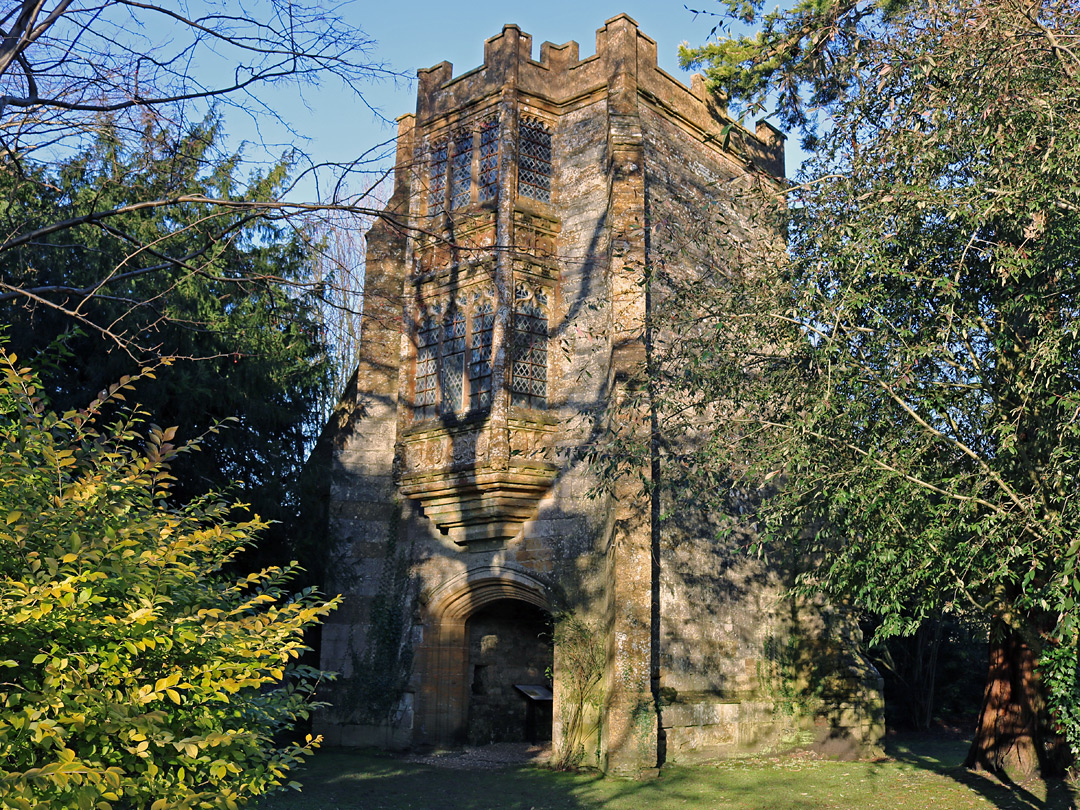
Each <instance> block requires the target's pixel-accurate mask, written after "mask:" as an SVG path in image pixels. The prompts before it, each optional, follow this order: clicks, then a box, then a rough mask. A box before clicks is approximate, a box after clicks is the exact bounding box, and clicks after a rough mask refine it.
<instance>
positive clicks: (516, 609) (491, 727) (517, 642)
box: [465, 599, 553, 745]
mask: <svg viewBox="0 0 1080 810" xmlns="http://www.w3.org/2000/svg"><path fill="white" fill-rule="evenodd" d="M465 638H466V640H467V643H468V650H469V654H468V667H469V669H468V684H469V697H468V713H467V718H468V719H467V725H466V739H467V740H468V742H469V743H470V744H471V745H484V744H487V743H493V742H541V741H548V740H550V739H551V700H550V695H551V681H550V673H551V669H552V662H553V653H552V637H551V617H550V616H549V615H548V613H547V612H546V611H544V610H541V609H540V608H538V607H536V606H534V605H530V604H529V603H527V602H522V601H519V600H517V599H500V600H498V601H497V602H492V603H491V604H489V605H485V606H484V607H483V608H481V609H480V610H478V611H476V612H475V613H473V614H472V615H471V616H470V617H469V618H468V620H467V621H466V623H465Z"/></svg>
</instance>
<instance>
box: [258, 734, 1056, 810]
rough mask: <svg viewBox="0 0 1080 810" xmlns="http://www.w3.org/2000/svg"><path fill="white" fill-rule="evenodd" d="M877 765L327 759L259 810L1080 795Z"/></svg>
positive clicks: (787, 803) (946, 745)
mask: <svg viewBox="0 0 1080 810" xmlns="http://www.w3.org/2000/svg"><path fill="white" fill-rule="evenodd" d="M886 751H887V753H888V755H889V756H888V757H887V758H886V759H884V760H881V761H877V762H836V761H831V760H823V759H817V758H814V757H812V756H809V755H807V754H792V755H785V756H777V757H756V758H753V759H747V760H740V761H737V762H724V763H718V764H714V765H703V766H698V767H693V768H684V767H665V768H664V769H663V771H662V773H661V775H660V778H659V779H653V780H650V781H645V782H632V781H626V780H620V779H605V778H602V777H600V776H598V775H597V774H592V773H583V774H567V773H553V772H551V771H546V770H542V769H537V768H529V767H514V768H507V769H504V770H494V771H462V770H450V769H446V768H441V767H434V766H430V765H420V764H413V763H408V762H402V761H400V760H395V759H392V758H389V757H381V756H373V755H371V754H361V753H353V752H349V751H343V750H337V751H324V752H321V753H319V754H317V755H316V756H315V757H313V758H312V760H311V761H310V764H309V765H308V767H307V768H305V769H304V770H303V771H301V772H300V773H299V774H298V776H297V778H298V779H299V780H300V781H301V782H303V784H304V789H303V791H302V792H300V793H297V792H295V791H288V792H287V793H282V794H278V795H276V796H273V797H271V798H269V799H267V800H265V801H263V802H262V803H261V804H259V805H258V808H259V810H361V808H362V810H405V808H411V810H496V809H497V810H586V809H587V808H588V809H591V808H604V810H675V809H676V808H679V809H680V810H685V808H713V807H716V808H730V810H787V809H788V808H792V809H793V808H799V810H825V809H826V808H829V810H843V809H844V808H852V809H854V808H859V810H962V809H963V808H980V810H989V808H1001V810H1014V809H1015V810H1034V808H1039V809H1040V810H1068V809H1069V808H1076V807H1077V805H1076V803H1075V797H1076V794H1075V792H1074V790H1073V789H1072V788H1070V787H1069V786H1068V785H1066V784H1065V783H1063V782H1057V781H1052V782H1049V783H1046V782H1043V781H1041V780H1033V781H1031V782H1029V783H1026V784H1024V785H1020V786H1016V787H1013V788H1008V787H1005V786H1003V785H1001V784H1000V783H999V782H997V781H996V780H993V779H991V778H989V777H984V776H981V775H978V774H972V773H969V772H967V771H965V770H963V769H961V768H959V767H956V763H958V762H960V761H961V760H962V759H963V756H964V752H965V751H966V745H965V744H964V743H963V742H959V741H955V740H940V739H931V738H922V737H897V738H893V739H892V740H891V741H890V743H889V744H888V745H887V746H886Z"/></svg>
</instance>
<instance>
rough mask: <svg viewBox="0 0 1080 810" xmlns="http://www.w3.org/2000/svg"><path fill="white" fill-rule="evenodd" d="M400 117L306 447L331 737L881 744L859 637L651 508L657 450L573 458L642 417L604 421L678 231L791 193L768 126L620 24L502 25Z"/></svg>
mask: <svg viewBox="0 0 1080 810" xmlns="http://www.w3.org/2000/svg"><path fill="white" fill-rule="evenodd" d="M399 125H400V130H399V139H398V153H397V164H396V168H395V179H394V191H393V195H392V197H391V199H390V201H389V204H388V206H387V209H386V215H385V217H384V218H383V219H382V220H381V221H380V222H379V223H378V224H376V225H375V226H374V227H373V228H372V229H371V231H370V233H369V234H368V248H367V265H366V280H365V291H364V320H363V324H362V332H361V338H360V363H359V368H358V370H357V374H356V377H355V378H354V382H353V383H352V384H350V388H349V390H348V391H347V392H346V393H345V396H344V398H343V400H342V402H341V405H340V406H339V408H338V411H337V413H336V414H335V419H334V422H333V424H332V425H331V426H330V427H328V429H327V432H326V434H325V435H324V439H323V446H322V449H323V452H324V454H325V458H327V459H328V462H327V463H328V464H329V465H330V467H331V475H330V485H329V490H328V492H327V493H326V498H327V502H328V505H329V514H330V518H329V521H330V522H329V526H328V529H327V536H328V546H327V554H328V556H329V557H331V558H332V559H333V568H334V570H335V572H336V581H335V582H333V583H332V584H331V589H332V590H334V591H338V590H340V591H341V592H343V593H344V594H345V596H346V603H345V606H344V608H343V609H342V610H341V611H339V612H338V614H336V615H335V617H334V618H333V619H332V621H331V623H329V624H328V625H327V626H326V627H325V628H324V632H323V639H322V663H323V666H324V667H325V668H328V669H334V670H340V671H341V672H342V678H341V680H340V682H339V685H338V686H337V687H336V691H335V693H334V695H333V696H332V699H333V700H334V704H335V705H334V708H333V710H331V711H328V712H326V713H324V714H323V716H322V717H321V718H320V719H319V721H318V728H319V730H320V731H321V732H322V733H323V734H324V735H325V736H326V738H327V741H328V742H329V743H330V744H342V745H371V744H376V745H384V746H388V747H393V748H404V747H410V746H418V745H446V744H452V743H456V742H465V741H468V742H471V743H482V742H490V741H505V740H522V739H526V738H530V737H533V738H538V739H542V738H544V737H549V738H551V739H553V744H554V748H555V750H556V751H568V750H569V748H572V749H573V750H572V751H570V753H572V754H574V755H575V756H576V757H578V758H579V759H580V761H582V762H584V763H586V764H592V765H596V766H599V767H601V768H604V769H606V770H609V771H614V772H620V773H641V772H643V771H648V770H649V769H652V768H655V767H657V766H658V765H659V764H661V763H662V762H664V761H669V762H685V761H693V760H695V759H702V758H708V757H717V756H730V755H737V754H739V753H745V752H750V751H755V750H763V749H776V748H778V747H782V746H784V745H792V744H799V743H806V742H815V741H816V742H818V743H824V742H826V741H828V742H829V744H831V745H834V746H837V745H839V746H840V747H844V746H847V748H848V749H849V750H851V751H857V750H860V749H861V748H862V747H865V746H873V745H874V744H875V743H876V741H877V739H878V737H879V736H880V734H881V731H882V728H881V725H880V723H881V719H880V717H881V715H880V709H881V694H880V682H879V679H878V678H877V674H876V673H875V672H874V671H873V668H872V667H870V666H869V664H867V663H865V661H864V659H863V658H862V657H861V656H860V655H859V653H858V652H857V649H856V647H857V644H856V643H855V636H854V635H851V631H852V628H851V625H850V623H849V622H846V620H845V619H843V618H842V617H841V615H840V614H834V613H832V612H830V611H829V610H827V609H825V608H824V607H819V608H814V609H811V608H808V607H806V606H803V607H801V608H796V607H794V606H792V605H791V604H790V603H789V602H786V601H785V600H783V599H782V598H781V594H782V591H783V588H782V585H781V581H780V573H779V572H777V571H774V570H771V569H768V568H767V567H765V566H764V565H762V564H760V563H759V562H757V561H751V560H747V559H745V558H743V557H740V556H739V555H737V554H735V553H734V552H732V551H731V550H728V549H725V548H722V547H719V546H718V544H717V543H716V541H715V539H714V537H713V534H712V531H711V530H710V529H709V528H708V515H704V516H703V517H702V521H701V522H699V523H695V520H687V521H682V522H679V521H674V522H673V521H664V520H661V519H660V515H659V512H658V510H659V500H658V497H659V496H656V495H655V494H654V493H657V492H661V491H662V488H663V480H662V478H663V472H664V470H663V466H662V464H660V463H657V464H655V465H648V466H647V468H646V469H641V470H639V471H638V474H636V475H633V476H628V477H625V478H622V479H619V480H618V481H616V482H615V483H614V485H613V486H605V483H609V482H605V481H603V480H601V478H600V477H599V473H598V472H597V469H596V466H595V465H594V464H591V463H590V462H589V458H588V455H589V454H588V452H587V450H588V448H590V447H592V446H594V445H595V443H596V440H597V435H598V433H599V432H601V431H602V430H603V426H604V425H605V424H609V423H610V421H611V420H613V419H618V420H626V422H627V425H629V428H628V429H630V430H633V429H634V428H633V425H634V424H636V422H637V421H638V420H635V419H634V418H628V417H627V415H626V412H625V410H620V408H621V407H622V405H623V404H624V403H626V402H630V401H632V400H631V399H630V398H629V397H628V394H629V392H630V390H631V388H632V385H633V380H634V379H635V375H639V374H640V372H641V369H642V365H643V361H644V360H645V358H646V356H647V353H648V351H649V348H648V345H647V334H648V330H649V329H650V328H651V325H653V324H654V321H655V316H656V312H655V307H656V304H655V303H654V302H651V301H650V299H649V297H648V295H647V294H646V286H647V285H646V284H645V283H644V280H645V278H646V274H647V273H648V272H649V268H650V267H651V266H652V265H654V264H655V263H656V262H658V261H660V260H661V258H662V260H663V261H664V262H665V263H666V266H667V267H668V269H669V270H672V269H674V270H676V271H678V272H685V273H687V274H693V273H699V272H701V266H700V259H694V258H690V257H692V256H693V255H694V253H693V251H689V252H680V251H675V250H672V249H671V248H672V246H671V244H670V242H671V239H672V236H671V235H672V234H680V233H681V234H686V233H692V232H694V230H695V228H696V227H697V226H698V225H699V222H700V219H701V217H702V212H703V211H706V210H708V208H709V205H710V202H711V201H712V200H713V197H714V196H715V193H716V189H717V188H718V187H720V186H721V185H723V184H725V183H730V182H732V181H733V180H738V179H740V178H756V179H757V180H761V181H763V182H765V183H772V184H774V185H776V186H778V185H779V184H781V183H782V182H783V181H782V175H783V166H784V145H783V140H784V139H783V136H782V135H781V134H780V133H779V132H777V131H776V130H775V129H773V128H772V127H771V126H770V125H768V124H766V123H761V124H759V125H758V126H757V128H756V130H755V131H754V132H750V131H748V130H746V129H745V128H743V127H742V126H740V125H739V124H738V123H737V122H735V121H733V120H732V119H731V118H729V117H728V115H727V113H726V110H725V108H724V105H723V103H722V101H721V100H719V99H718V98H717V97H715V96H713V95H711V94H710V93H709V92H708V91H707V89H706V87H705V84H704V82H703V80H702V79H701V78H700V77H697V76H695V77H694V78H693V80H692V81H691V85H690V87H689V88H687V87H686V86H684V85H683V84H681V83H680V82H678V81H677V80H675V79H674V78H672V77H671V76H669V75H668V74H666V73H665V72H664V71H662V70H660V69H659V68H658V67H657V62H656V43H655V42H654V41H653V40H652V39H650V38H649V37H647V36H646V35H645V34H643V33H642V32H641V31H639V30H638V27H637V24H636V23H635V22H634V21H633V20H632V19H630V18H629V17H627V16H626V15H620V16H618V17H614V18H612V19H611V20H608V21H607V23H606V24H605V25H604V27H603V28H601V29H600V30H599V31H598V32H597V36H596V54H595V55H594V56H589V57H586V58H585V59H581V58H580V57H579V53H578V45H577V43H574V42H569V43H567V44H565V45H553V44H551V43H544V44H543V45H541V46H540V58H539V60H538V61H537V60H534V59H533V58H532V43H531V37H529V35H528V34H525V33H523V32H521V31H520V29H518V27H517V26H514V25H507V26H506V27H504V28H503V31H502V33H500V34H499V35H498V36H495V37H492V38H491V39H489V40H487V42H486V44H485V52H484V64H483V65H482V66H480V67H479V68H477V69H475V70H472V71H469V72H467V73H464V74H462V75H460V76H457V77H455V76H453V71H452V67H451V65H450V64H449V63H447V62H443V63H440V64H438V65H436V66H434V67H432V68H430V69H428V70H422V71H420V73H419V90H418V94H417V105H416V113H415V115H408V116H404V117H403V118H402V119H400V122H399ZM749 214H750V212H739V211H735V212H734V213H733V214H732V217H733V221H732V223H731V224H732V226H733V227H737V228H750V227H752V226H751V225H749V224H748V220H749ZM680 257H681V258H680ZM680 262H681V263H683V264H685V267H683V264H680ZM695 262H698V264H695ZM644 416H645V417H647V414H645V415H644ZM631 417H633V414H631ZM640 421H641V422H642V424H647V423H648V419H647V418H644V419H642V420H640ZM646 484H651V485H654V486H646ZM695 525H701V526H704V527H705V528H702V529H695V528H694V526H695ZM567 615H571V616H573V617H574V620H575V621H577V622H581V623H582V625H583V626H585V627H587V628H589V629H590V632H589V633H588V634H586V635H587V637H588V638H591V639H592V640H593V642H594V643H595V644H598V645H599V650H600V652H601V657H600V660H601V661H602V664H601V671H600V672H599V673H598V675H599V681H598V683H596V684H595V685H594V686H592V687H591V688H590V691H589V694H588V695H586V696H585V699H584V700H578V697H579V695H577V694H576V692H575V687H574V685H573V681H572V678H571V677H570V674H569V673H570V671H571V667H570V664H569V661H570V658H571V656H572V654H573V653H574V652H575V650H572V649H570V646H568V645H570V642H569V641H565V640H560V641H559V642H558V643H554V644H553V642H552V633H551V629H550V622H551V619H552V617H556V618H557V617H560V616H562V617H565V616H567ZM796 625H798V629H797V630H796ZM796 632H797V633H798V639H800V642H799V645H798V646H799V649H802V650H806V649H816V650H818V651H819V652H820V653H821V654H820V655H818V656H817V659H816V660H817V662H818V663H817V664H815V666H817V667H818V672H820V671H821V669H820V662H821V661H822V660H826V659H827V661H828V662H830V663H828V665H827V669H829V670H830V674H829V676H828V677H829V679H830V680H829V686H828V688H827V689H826V688H821V685H820V684H818V685H816V686H815V688H814V689H811V690H809V692H813V693H814V695H815V696H816V697H815V698H814V701H808V702H805V704H800V706H801V708H800V707H793V704H792V696H793V695H795V694H796V693H797V692H798V690H799V689H801V690H803V692H807V689H806V686H807V684H806V683H805V682H804V681H805V672H802V674H800V670H798V661H797V660H795V659H794V658H791V659H790V660H789V659H788V658H785V653H784V651H785V650H789V649H793V648H794V647H793V646H792V645H793V642H791V639H793V638H795V635H794V634H795V633H796ZM555 637H556V638H560V639H561V638H562V637H561V636H560V635H559V634H558V633H556V634H555ZM800 678H802V679H803V681H802V682H801V681H800ZM800 684H801V685H800ZM809 692H807V693H808V694H809ZM800 694H801V693H800ZM815 701H816V702H815ZM579 705H580V707H581V708H582V712H581V716H580V722H578V717H577V716H576V715H575V712H576V708H575V707H577V706H579ZM796 708H798V710H796Z"/></svg>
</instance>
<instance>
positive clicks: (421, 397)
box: [413, 318, 439, 419]
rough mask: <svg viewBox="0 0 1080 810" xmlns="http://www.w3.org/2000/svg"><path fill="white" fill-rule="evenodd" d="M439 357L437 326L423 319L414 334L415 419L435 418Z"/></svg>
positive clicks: (431, 319)
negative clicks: (436, 378) (436, 377)
mask: <svg viewBox="0 0 1080 810" xmlns="http://www.w3.org/2000/svg"><path fill="white" fill-rule="evenodd" d="M438 356H439V324H438V323H437V322H436V320H435V319H434V318H425V319H424V322H423V323H422V324H421V325H420V328H419V329H418V330H417V333H416V386H415V390H414V398H413V413H414V415H415V416H416V418H417V419H430V418H431V417H433V416H435V411H436V406H435V390H436V389H435V369H436V364H437V363H438Z"/></svg>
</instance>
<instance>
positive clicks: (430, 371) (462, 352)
mask: <svg viewBox="0 0 1080 810" xmlns="http://www.w3.org/2000/svg"><path fill="white" fill-rule="evenodd" d="M420 309H421V313H420V317H418V318H417V319H416V321H415V322H414V326H413V330H412V331H413V345H414V351H415V354H414V362H413V374H412V390H413V396H412V418H413V421H414V422H422V421H426V420H429V419H434V418H436V417H441V418H444V419H464V418H466V417H468V416H471V415H473V414H477V413H484V412H486V411H489V410H490V409H491V402H492V394H493V391H492V372H491V369H492V365H493V363H494V349H495V346H494V341H493V339H492V335H493V331H494V324H495V296H494V292H493V291H492V290H491V289H489V288H487V287H484V288H482V289H476V290H471V291H466V292H464V293H460V294H457V295H451V296H449V297H446V298H440V299H436V300H429V301H424V302H422V304H421V307H420ZM485 353H486V356H485Z"/></svg>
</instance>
